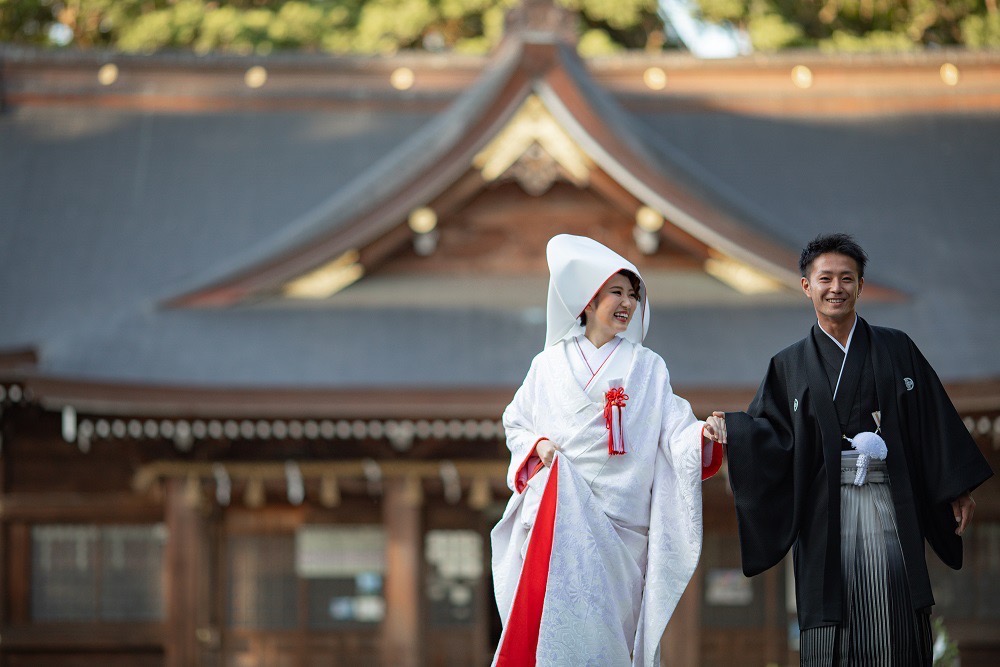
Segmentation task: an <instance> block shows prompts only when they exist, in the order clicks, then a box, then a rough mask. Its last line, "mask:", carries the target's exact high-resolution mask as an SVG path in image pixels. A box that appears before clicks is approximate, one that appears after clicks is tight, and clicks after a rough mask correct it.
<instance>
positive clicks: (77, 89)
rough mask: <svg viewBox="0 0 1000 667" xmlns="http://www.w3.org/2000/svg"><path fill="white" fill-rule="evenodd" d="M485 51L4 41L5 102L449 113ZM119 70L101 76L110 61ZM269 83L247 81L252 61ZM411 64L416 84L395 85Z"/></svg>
mask: <svg viewBox="0 0 1000 667" xmlns="http://www.w3.org/2000/svg"><path fill="white" fill-rule="evenodd" d="M486 63H487V60H486V58H483V57H475V56H461V55H451V54H449V55H435V54H423V53H402V54H397V55H394V56H391V57H370V56H369V57H362V56H320V55H306V54H288V55H282V54H277V55H270V56H267V57H259V56H231V55H217V54H212V55H204V56H198V55H194V54H183V53H174V54H156V55H133V54H123V53H116V52H107V51H82V52H72V51H71V52H47V51H37V50H33V49H19V48H15V47H0V78H2V80H3V82H4V86H3V89H2V90H0V95H2V99H0V101H2V103H3V104H4V105H5V106H46V105H60V106H66V105H71V106H86V107H91V108H95V107H96V108H117V109H131V110H140V111H161V112H171V113H184V112H199V113H202V112H226V111H236V110H253V111H282V110H295V111H298V110H335V109H339V108H344V107H349V108H375V109H379V108H381V109H385V108H406V109H410V110H427V111H440V110H442V109H444V108H446V107H447V106H448V104H450V103H451V102H452V101H453V100H454V99H455V97H457V96H458V95H459V94H461V93H462V92H463V91H465V90H466V89H467V88H468V87H469V86H470V85H472V84H473V83H474V82H475V81H476V80H477V79H478V78H479V77H480V75H481V73H482V69H483V66H484V65H485V64H486ZM106 66H114V68H115V72H116V76H115V78H114V81H112V82H110V83H106V84H105V83H101V80H100V78H99V73H100V72H101V68H103V67H106ZM253 67H262V68H264V70H265V71H266V81H265V82H264V84H263V85H261V86H260V87H258V88H251V87H249V86H248V85H247V82H246V78H245V77H246V74H247V71H248V70H250V68H253ZM401 69H406V70H408V71H409V73H410V74H411V75H412V84H411V85H410V87H408V88H405V89H397V88H395V87H394V86H393V85H392V77H393V74H394V73H395V72H397V71H399V70H401Z"/></svg>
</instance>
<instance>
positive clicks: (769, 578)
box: [764, 564, 788, 665]
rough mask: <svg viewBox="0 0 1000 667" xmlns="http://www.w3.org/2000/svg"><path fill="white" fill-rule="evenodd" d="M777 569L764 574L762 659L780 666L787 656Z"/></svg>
mask: <svg viewBox="0 0 1000 667" xmlns="http://www.w3.org/2000/svg"><path fill="white" fill-rule="evenodd" d="M779 567H784V564H782V565H780V566H778V567H772V568H771V569H769V570H767V571H765V572H764V659H765V661H766V664H768V665H780V664H781V663H782V662H784V661H785V659H786V657H787V654H788V645H787V641H788V640H787V637H788V629H787V628H786V627H785V626H786V618H785V616H786V614H785V605H784V600H783V598H782V591H781V585H780V584H781V581H780V578H779V572H780V570H779Z"/></svg>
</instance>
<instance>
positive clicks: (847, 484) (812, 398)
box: [709, 234, 993, 667]
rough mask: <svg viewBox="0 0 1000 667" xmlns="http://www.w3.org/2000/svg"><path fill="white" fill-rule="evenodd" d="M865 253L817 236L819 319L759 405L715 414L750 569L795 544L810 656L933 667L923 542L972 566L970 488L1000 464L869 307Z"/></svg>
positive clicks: (812, 289)
mask: <svg viewBox="0 0 1000 667" xmlns="http://www.w3.org/2000/svg"><path fill="white" fill-rule="evenodd" d="M866 263H867V256H866V254H865V252H864V250H862V249H861V247H860V246H859V245H858V244H857V242H855V240H854V239H853V238H851V237H850V236H848V235H846V234H830V235H826V236H820V237H817V238H816V239H814V240H813V241H812V242H811V243H809V245H808V246H806V248H805V249H804V250H803V251H802V254H801V257H800V259H799V270H800V271H801V274H802V291H803V292H804V293H805V295H806V297H808V298H809V299H810V301H811V302H812V305H813V308H814V309H815V311H816V319H817V322H816V324H815V325H813V327H812V329H811V331H810V332H809V334H808V335H807V336H806V337H805V338H803V339H802V340H800V341H799V342H797V343H795V344H794V345H792V346H790V347H788V348H787V349H785V350H782V351H781V352H779V353H778V354H777V355H775V356H774V357H773V358H772V359H771V362H770V365H769V367H768V370H767V375H766V377H765V378H764V380H763V382H762V383H761V385H760V388H759V389H758V390H757V395H756V396H755V397H754V399H753V402H752V403H751V404H750V407H749V408H748V409H747V411H746V412H730V413H725V414H724V413H721V412H717V413H714V414H713V416H712V417H710V418H709V423H710V424H711V425H712V426H713V428H715V429H716V430H717V431H718V432H719V433H720V434H722V435H721V439H722V440H723V441H724V442H727V445H726V450H727V454H728V457H729V476H730V481H731V483H732V487H733V493H734V496H735V502H736V515H737V520H738V524H739V535H740V551H741V556H742V560H743V571H744V573H745V574H746V575H747V576H752V575H755V574H759V573H761V572H763V571H764V570H766V569H768V568H770V567H772V566H774V565H775V564H777V563H778V562H779V561H781V560H782V559H783V558H784V556H785V554H786V553H787V552H788V549H789V548H792V551H793V556H794V566H795V594H796V600H797V606H798V616H799V627H800V629H801V635H800V642H799V645H800V653H799V655H800V661H801V664H802V665H821V664H822V665H831V664H841V665H847V664H850V665H861V664H866V665H867V664H871V665H874V664H879V665H882V664H886V665H890V664H891V665H926V666H928V667H929V666H930V665H931V633H930V622H929V614H930V608H931V606H932V605H933V604H934V598H933V595H932V594H931V585H930V579H929V577H928V574H927V564H926V561H925V558H924V541H925V540H926V541H927V542H928V543H929V544H930V545H931V547H932V548H933V549H934V551H935V553H937V555H938V557H939V558H940V559H941V560H942V561H944V563H946V564H947V565H948V566H950V567H952V568H955V569H958V568H960V567H961V566H962V539H961V535H962V533H963V532H964V531H965V529H966V528H967V527H968V525H969V522H970V521H971V520H972V515H973V512H974V510H975V501H973V499H972V496H971V495H970V493H971V491H972V490H973V489H975V488H976V487H977V486H979V485H980V484H982V483H983V482H984V481H985V480H986V479H988V478H989V477H990V476H992V474H993V473H992V471H991V470H990V467H989V465H988V464H987V463H986V460H985V459H984V457H983V455H982V453H981V452H980V451H979V448H978V447H977V446H976V444H975V442H974V441H973V440H972V438H971V436H970V435H969V433H968V431H967V429H966V428H965V425H964V424H963V423H962V420H961V419H960V418H959V416H958V413H957V412H956V410H955V408H954V406H953V405H952V404H951V401H950V400H949V399H948V396H947V394H946V393H945V391H944V388H943V387H942V386H941V382H940V381H939V380H938V377H937V375H936V374H935V372H934V369H933V368H931V366H930V364H928V363H927V360H926V359H924V357H923V355H921V353H920V351H919V350H918V349H917V347H916V345H914V343H913V341H911V340H910V338H909V337H908V336H907V335H906V334H905V333H903V332H901V331H897V330H894V329H887V328H883V327H877V326H872V325H869V324H868V322H866V321H865V320H864V319H862V318H860V317H858V315H857V313H856V311H855V307H856V305H857V301H858V298H859V297H860V296H861V292H862V288H863V287H864V273H865V264H866ZM869 444H874V445H875V447H874V449H871V450H868V449H864V447H867V446H868V445H869ZM862 445H864V447H863V446H862ZM855 447H857V449H856V448H855ZM859 449H864V451H865V452H867V453H865V454H859V451H858V450H859ZM860 469H863V470H860Z"/></svg>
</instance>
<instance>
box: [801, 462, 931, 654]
mask: <svg viewBox="0 0 1000 667" xmlns="http://www.w3.org/2000/svg"><path fill="white" fill-rule="evenodd" d="M857 457H858V452H856V451H845V452H843V454H842V456H841V478H840V524H841V548H840V553H841V576H842V581H843V586H844V589H843V592H844V594H843V616H842V618H843V621H842V622H841V623H840V625H827V626H821V627H818V628H811V629H808V630H803V631H802V634H801V636H800V639H799V660H800V664H801V665H803V666H806V667H814V666H815V667H819V666H820V665H823V666H827V665H864V666H865V667H869V666H870V667H910V666H915V667H916V666H928V667H929V665H930V664H931V655H932V653H931V629H930V613H929V612H930V610H929V609H927V610H914V609H913V607H912V605H911V603H910V594H909V588H908V585H907V580H906V570H905V564H904V562H903V554H902V550H901V549H900V546H899V537H898V535H897V526H896V513H895V509H894V507H893V503H892V495H891V492H890V487H889V477H888V473H887V469H886V464H885V461H879V460H872V461H871V462H870V464H869V468H868V475H867V479H866V482H865V483H864V484H863V485H861V486H855V485H854V479H855V474H856V463H857Z"/></svg>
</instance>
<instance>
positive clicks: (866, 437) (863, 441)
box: [844, 411, 889, 486]
mask: <svg viewBox="0 0 1000 667" xmlns="http://www.w3.org/2000/svg"><path fill="white" fill-rule="evenodd" d="M872 417H874V418H875V432H874V433H872V432H871V431H862V432H861V433H858V434H857V435H855V436H854V437H853V438H848V437H847V436H846V435H845V436H844V440H846V441H847V442H849V443H851V447H853V448H854V449H856V450H857V451H858V452H859V456H858V468H857V470H858V472H857V474H856V475H855V476H854V486H863V485H864V483H865V479H866V478H867V477H868V466H869V464H870V463H871V460H872V459H878V460H879V461H885V457H886V456H887V455H888V454H889V448H888V447H887V446H886V444H885V440H883V439H882V436H880V435H879V434H878V432H879V431H880V430H881V429H882V423H881V422H882V413H881V411H877V412H873V413H872Z"/></svg>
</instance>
